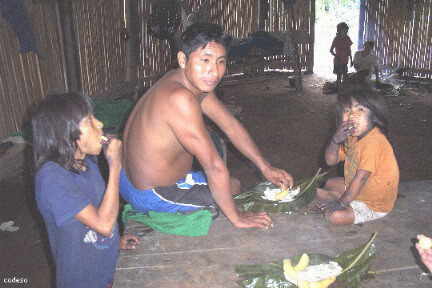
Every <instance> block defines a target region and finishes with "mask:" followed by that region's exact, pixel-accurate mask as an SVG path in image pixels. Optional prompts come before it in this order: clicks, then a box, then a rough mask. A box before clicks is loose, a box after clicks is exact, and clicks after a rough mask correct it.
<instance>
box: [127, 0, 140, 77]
mask: <svg viewBox="0 0 432 288" xmlns="http://www.w3.org/2000/svg"><path fill="white" fill-rule="evenodd" d="M125 1H126V2H125V4H126V5H125V15H126V17H125V18H126V19H125V21H126V31H127V34H126V37H127V46H126V81H130V82H136V81H137V79H138V62H139V48H140V43H139V17H138V0H125Z"/></svg>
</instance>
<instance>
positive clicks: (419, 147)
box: [0, 73, 432, 288]
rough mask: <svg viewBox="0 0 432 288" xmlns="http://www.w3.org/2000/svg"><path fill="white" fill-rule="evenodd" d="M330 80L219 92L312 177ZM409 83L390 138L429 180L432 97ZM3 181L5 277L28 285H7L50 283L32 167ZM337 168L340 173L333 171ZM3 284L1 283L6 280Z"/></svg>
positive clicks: (279, 78)
mask: <svg viewBox="0 0 432 288" xmlns="http://www.w3.org/2000/svg"><path fill="white" fill-rule="evenodd" d="M324 82H325V80H324V79H321V78H318V77H316V76H314V75H308V76H305V77H304V91H303V93H297V92H296V91H295V89H293V88H292V87H290V85H289V83H288V81H287V76H286V75H285V74H281V73H279V74H265V75H262V76H256V77H238V78H228V79H226V80H224V82H223V83H222V85H221V89H220V90H221V92H222V93H221V95H220V98H221V99H222V101H224V102H225V103H226V104H228V106H229V107H230V109H231V110H232V111H233V112H234V113H235V115H236V116H237V117H238V118H239V119H240V120H241V121H242V122H243V123H244V125H245V126H246V128H247V129H248V130H249V132H250V134H251V135H252V137H253V138H254V139H255V140H256V143H257V144H258V146H259V147H260V149H261V150H262V152H263V154H264V155H265V156H266V158H267V159H268V160H269V161H270V162H271V163H272V164H273V165H274V166H277V167H280V168H284V169H286V170H287V171H288V172H290V173H291V174H292V175H293V176H294V178H295V179H300V178H302V177H309V176H311V175H313V174H314V173H315V172H316V170H317V169H318V168H319V167H324V168H326V167H325V165H324V164H323V160H322V159H323V150H324V148H325V144H326V141H327V140H328V139H329V137H330V136H331V135H332V132H333V131H334V123H335V115H334V104H335V101H336V95H335V94H329V95H325V94H323V93H322V85H323V83H324ZM425 91H426V90H424V89H423V90H422V89H415V88H413V89H410V90H407V91H406V93H404V94H403V95H400V96H389V97H386V99H387V102H388V105H389V108H390V111H391V117H390V133H389V139H390V141H391V143H392V144H393V147H394V150H395V153H396V156H397V159H398V161H399V165H400V171H401V181H409V180H426V179H431V178H432V176H431V171H432V154H431V153H430V147H431V145H430V139H432V137H431V134H432V130H431V121H432V119H431V117H430V115H432V97H431V96H432V95H431V94H430V93H427V92H425ZM228 166H229V168H230V171H231V173H232V175H234V176H235V177H237V178H239V179H240V180H241V181H242V183H243V189H247V188H248V187H251V186H252V185H255V184H256V183H258V182H260V181H262V180H263V178H262V176H261V175H260V174H259V173H258V171H257V169H256V168H255V167H254V166H253V165H252V164H251V163H250V162H249V161H247V160H246V159H245V158H243V157H242V156H241V155H240V154H239V153H238V152H236V151H235V149H232V147H230V149H229V152H228ZM26 171H28V169H25V167H24V168H23V170H22V173H18V174H19V175H16V177H12V178H9V179H6V180H3V181H1V182H0V187H1V192H2V193H0V222H5V221H9V220H13V221H15V223H16V225H17V226H19V227H20V229H19V230H18V231H17V232H0V242H1V245H0V255H2V260H1V262H0V275H1V278H2V279H0V281H3V279H5V278H8V279H9V278H12V277H16V278H23V279H26V280H27V281H28V283H27V284H19V285H12V284H10V285H9V286H8V285H6V287H36V288H39V287H41V288H49V287H53V286H51V285H50V281H51V279H52V276H51V269H50V265H49V264H48V263H49V257H48V256H47V253H48V250H47V242H46V235H45V232H44V228H43V224H42V223H41V221H40V217H39V215H38V213H37V211H36V209H35V203H34V198H33V188H32V187H33V186H32V181H31V176H32V175H30V173H28V172H26ZM332 173H336V170H333V172H332ZM0 286H2V287H5V286H3V284H1V285H0Z"/></svg>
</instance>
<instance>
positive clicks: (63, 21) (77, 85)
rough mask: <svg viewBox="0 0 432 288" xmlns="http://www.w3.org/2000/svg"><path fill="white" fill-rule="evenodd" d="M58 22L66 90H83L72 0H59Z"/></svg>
mask: <svg viewBox="0 0 432 288" xmlns="http://www.w3.org/2000/svg"><path fill="white" fill-rule="evenodd" d="M56 6H57V9H56V14H57V20H58V21H57V23H59V24H58V25H59V27H58V30H59V34H60V38H61V42H62V43H61V45H62V50H63V60H64V65H63V73H64V78H65V86H66V91H76V92H82V91H81V90H82V84H81V69H80V58H79V47H78V42H77V37H76V31H75V29H74V21H73V15H72V14H73V7H72V1H71V0H59V1H57V5H56Z"/></svg>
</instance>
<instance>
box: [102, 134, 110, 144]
mask: <svg viewBox="0 0 432 288" xmlns="http://www.w3.org/2000/svg"><path fill="white" fill-rule="evenodd" d="M108 143H109V138H108V137H106V136H104V135H102V136H101V144H102V145H104V144H108Z"/></svg>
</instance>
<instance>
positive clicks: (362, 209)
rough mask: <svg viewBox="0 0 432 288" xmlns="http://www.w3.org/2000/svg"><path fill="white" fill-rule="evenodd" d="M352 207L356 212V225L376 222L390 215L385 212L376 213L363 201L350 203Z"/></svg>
mask: <svg viewBox="0 0 432 288" xmlns="http://www.w3.org/2000/svg"><path fill="white" fill-rule="evenodd" d="M350 206H351V208H352V209H353V211H354V224H359V223H365V222H369V221H372V220H376V219H379V218H382V217H384V216H386V215H387V214H388V213H384V212H375V211H373V210H372V209H370V208H369V207H368V206H367V205H366V204H365V203H364V202H362V201H357V200H354V201H352V202H351V203H350Z"/></svg>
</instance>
